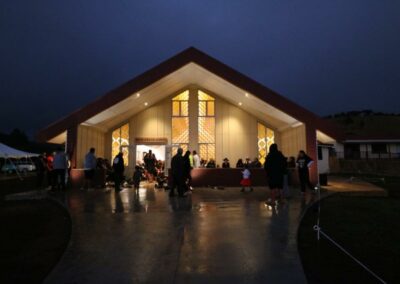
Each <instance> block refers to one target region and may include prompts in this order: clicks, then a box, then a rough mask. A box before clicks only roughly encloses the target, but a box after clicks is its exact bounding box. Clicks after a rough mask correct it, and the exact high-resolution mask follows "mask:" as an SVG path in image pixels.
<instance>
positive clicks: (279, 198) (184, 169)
mask: <svg viewBox="0 0 400 284" xmlns="http://www.w3.org/2000/svg"><path fill="white" fill-rule="evenodd" d="M198 161H200V163H198ZM312 163H313V160H312V159H311V158H310V157H309V156H308V155H307V154H306V153H305V152H304V151H303V150H301V151H299V154H298V157H297V159H296V158H294V157H289V158H286V157H285V156H284V155H283V154H282V152H281V151H279V150H278V145H277V144H272V145H271V146H270V148H269V152H268V155H267V157H266V158H265V163H264V165H262V164H261V162H260V161H259V159H258V158H254V159H253V160H252V161H251V160H250V159H249V158H246V159H245V161H244V162H243V160H242V159H239V160H238V161H237V163H236V168H241V169H243V171H242V179H241V182H240V185H241V187H242V188H241V192H244V191H246V188H249V190H250V191H253V187H252V183H251V170H252V169H256V168H262V167H264V170H265V173H266V175H267V180H268V187H269V188H270V190H271V195H270V196H271V197H270V198H269V199H268V200H267V202H266V203H267V204H268V205H271V206H274V205H276V203H277V202H283V200H284V198H285V197H286V196H287V195H288V193H287V191H288V189H287V188H288V180H289V178H288V175H289V170H288V169H290V168H292V169H294V168H296V167H297V170H298V175H299V181H300V190H301V194H302V195H304V193H305V190H306V188H307V187H308V188H309V189H310V190H311V191H312V192H313V191H314V186H313V185H312V183H311V182H310V178H309V167H310V166H311V164H312ZM198 167H205V168H219V165H216V163H215V161H214V160H213V159H210V160H209V161H208V162H207V161H204V160H201V159H200V157H199V155H198V154H197V152H196V151H193V155H192V153H191V152H190V151H186V153H185V154H183V149H182V148H179V149H178V151H177V153H176V155H174V157H173V158H172V161H171V174H172V185H171V188H170V196H174V195H175V188H176V189H177V192H178V196H180V197H184V196H186V195H185V193H186V192H187V191H188V190H190V189H191V188H192V187H191V174H190V172H191V170H192V169H193V168H198ZM230 167H231V166H230V162H229V159H228V158H225V159H224V160H223V161H222V168H230Z"/></svg>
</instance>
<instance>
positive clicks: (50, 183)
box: [43, 153, 54, 189]
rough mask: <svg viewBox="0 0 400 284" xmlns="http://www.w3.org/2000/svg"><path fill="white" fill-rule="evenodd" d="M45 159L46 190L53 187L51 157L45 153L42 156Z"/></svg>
mask: <svg viewBox="0 0 400 284" xmlns="http://www.w3.org/2000/svg"><path fill="white" fill-rule="evenodd" d="M43 155H44V157H45V159H46V176H47V186H48V189H51V188H52V187H53V159H54V158H53V155H51V154H49V155H46V153H44V154H43Z"/></svg>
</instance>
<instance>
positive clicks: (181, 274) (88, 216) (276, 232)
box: [45, 185, 311, 283]
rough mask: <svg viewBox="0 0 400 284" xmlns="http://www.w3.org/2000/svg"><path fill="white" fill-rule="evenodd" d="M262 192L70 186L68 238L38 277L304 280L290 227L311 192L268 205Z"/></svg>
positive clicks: (148, 280)
mask: <svg viewBox="0 0 400 284" xmlns="http://www.w3.org/2000/svg"><path fill="white" fill-rule="evenodd" d="M293 191H297V190H293ZM268 193H269V191H268V189H267V188H255V190H254V192H246V193H241V192H240V191H239V189H238V188H225V189H212V188H199V189H195V190H194V191H193V193H192V194H190V195H189V196H188V197H187V198H177V197H173V198H170V197H168V192H165V191H164V190H160V189H155V188H154V187H153V186H151V185H145V186H144V187H141V188H140V190H139V192H137V193H135V192H134V190H133V189H132V188H126V189H124V190H123V191H122V192H120V193H114V190H108V191H104V190H100V189H99V190H94V191H89V192H87V191H80V190H78V189H75V190H72V191H70V192H69V193H68V194H67V195H66V197H65V200H64V202H65V204H66V206H67V207H68V209H69V211H70V214H71V217H72V222H73V228H72V239H71V241H70V244H69V246H68V248H67V250H66V252H65V253H64V256H63V257H62V259H61V260H60V262H59V263H58V264H57V265H56V267H55V268H54V270H53V271H52V272H51V273H50V275H49V276H48V277H47V278H46V281H45V283H305V282H306V279H305V276H304V273H303V270H302V266H301V263H300V259H299V256H298V253H297V242H296V232H297V226H298V224H299V220H300V217H301V214H302V212H303V211H304V209H305V208H306V207H307V205H308V203H309V202H311V200H310V198H311V196H308V197H306V198H305V199H301V198H299V197H297V194H296V193H295V192H294V194H293V196H294V197H293V198H291V199H290V200H289V201H288V202H287V203H286V204H284V205H282V206H279V207H278V208H277V209H276V210H272V209H271V208H267V207H265V205H264V201H265V200H266V198H267V196H268Z"/></svg>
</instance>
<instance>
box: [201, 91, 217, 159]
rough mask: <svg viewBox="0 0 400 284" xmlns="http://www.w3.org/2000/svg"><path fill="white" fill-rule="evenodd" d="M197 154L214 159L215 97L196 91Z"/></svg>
mask: <svg viewBox="0 0 400 284" xmlns="http://www.w3.org/2000/svg"><path fill="white" fill-rule="evenodd" d="M197 94H198V100H199V113H198V115H199V118H198V128H199V129H198V130H199V137H198V138H199V154H200V157H201V158H202V159H204V160H207V161H209V160H210V159H214V160H215V99H214V98H213V97H211V96H210V95H208V94H206V93H204V92H202V91H198V93H197Z"/></svg>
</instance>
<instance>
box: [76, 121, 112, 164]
mask: <svg viewBox="0 0 400 284" xmlns="http://www.w3.org/2000/svg"><path fill="white" fill-rule="evenodd" d="M105 136H106V135H105V133H104V132H102V131H101V130H98V129H96V128H93V127H89V126H85V125H79V126H78V135H77V145H76V157H77V161H76V162H77V168H83V163H84V159H85V155H86V154H87V153H88V152H89V149H90V148H92V147H94V148H95V149H96V153H95V154H96V157H105V155H104V154H105Z"/></svg>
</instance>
